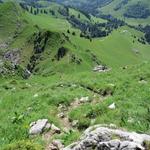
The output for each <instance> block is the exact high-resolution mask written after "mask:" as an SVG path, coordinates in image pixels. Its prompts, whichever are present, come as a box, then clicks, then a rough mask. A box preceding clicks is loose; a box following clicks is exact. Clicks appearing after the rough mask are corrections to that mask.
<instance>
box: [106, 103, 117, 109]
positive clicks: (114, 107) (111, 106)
mask: <svg viewBox="0 0 150 150" xmlns="http://www.w3.org/2000/svg"><path fill="white" fill-rule="evenodd" d="M108 108H109V109H116V105H115V103H112V104H111V105H109V106H108Z"/></svg>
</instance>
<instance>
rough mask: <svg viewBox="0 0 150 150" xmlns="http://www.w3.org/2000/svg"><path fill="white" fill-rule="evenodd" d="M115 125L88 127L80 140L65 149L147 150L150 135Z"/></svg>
mask: <svg viewBox="0 0 150 150" xmlns="http://www.w3.org/2000/svg"><path fill="white" fill-rule="evenodd" d="M114 127H115V126H106V125H95V126H92V127H90V128H88V129H87V130H86V131H85V132H84V134H83V136H82V137H81V138H80V141H78V142H76V143H73V144H71V145H69V146H68V147H66V148H64V149H63V150H145V147H144V141H150V135H146V134H138V133H135V132H127V131H124V130H121V129H116V128H114Z"/></svg>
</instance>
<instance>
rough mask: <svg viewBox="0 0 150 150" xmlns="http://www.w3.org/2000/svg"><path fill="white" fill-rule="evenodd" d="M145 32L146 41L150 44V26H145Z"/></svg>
mask: <svg viewBox="0 0 150 150" xmlns="http://www.w3.org/2000/svg"><path fill="white" fill-rule="evenodd" d="M144 32H145V39H146V41H147V42H148V43H149V44H150V25H147V26H145V28H144Z"/></svg>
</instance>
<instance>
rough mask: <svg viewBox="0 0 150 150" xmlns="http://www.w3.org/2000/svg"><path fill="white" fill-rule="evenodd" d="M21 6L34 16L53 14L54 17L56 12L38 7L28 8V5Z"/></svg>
mask: <svg viewBox="0 0 150 150" xmlns="http://www.w3.org/2000/svg"><path fill="white" fill-rule="evenodd" d="M20 6H21V7H22V8H23V9H24V10H26V11H28V12H30V13H31V14H34V15H37V14H48V13H50V14H52V15H55V11H54V10H46V9H43V8H38V7H33V6H30V7H29V6H28V5H27V4H25V3H20Z"/></svg>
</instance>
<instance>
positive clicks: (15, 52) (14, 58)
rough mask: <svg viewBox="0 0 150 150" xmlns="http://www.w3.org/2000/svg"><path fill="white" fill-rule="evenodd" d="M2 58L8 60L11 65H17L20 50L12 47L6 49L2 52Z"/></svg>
mask: <svg viewBox="0 0 150 150" xmlns="http://www.w3.org/2000/svg"><path fill="white" fill-rule="evenodd" d="M4 59H5V60H8V61H10V62H11V63H12V65H18V64H19V61H20V50H19V49H12V50H10V51H7V52H6V53H5V54H4Z"/></svg>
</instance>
